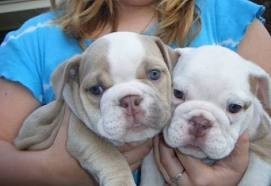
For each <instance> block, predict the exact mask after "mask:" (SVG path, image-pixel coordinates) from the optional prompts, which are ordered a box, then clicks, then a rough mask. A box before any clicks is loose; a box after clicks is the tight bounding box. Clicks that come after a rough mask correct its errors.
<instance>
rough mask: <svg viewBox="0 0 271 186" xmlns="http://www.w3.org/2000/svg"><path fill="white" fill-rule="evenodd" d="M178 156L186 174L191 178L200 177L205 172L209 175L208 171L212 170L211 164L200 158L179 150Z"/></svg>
mask: <svg viewBox="0 0 271 186" xmlns="http://www.w3.org/2000/svg"><path fill="white" fill-rule="evenodd" d="M177 156H178V159H179V160H180V162H181V164H182V165H183V167H184V170H185V172H186V174H187V175H188V177H190V178H193V177H194V178H199V177H201V176H202V173H203V172H204V173H205V174H206V175H207V173H208V172H210V171H211V170H212V167H211V166H208V165H206V164H205V163H203V162H202V161H201V160H200V159H196V158H193V157H191V156H188V155H184V154H182V153H180V152H177Z"/></svg>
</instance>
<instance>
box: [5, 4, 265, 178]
mask: <svg viewBox="0 0 271 186" xmlns="http://www.w3.org/2000/svg"><path fill="white" fill-rule="evenodd" d="M196 4H197V7H198V8H199V14H200V17H201V31H200V32H199V34H198V35H197V37H196V38H195V39H194V40H193V41H192V42H191V43H190V46H191V47H198V46H201V45H206V44H218V45H223V46H225V47H228V48H230V49H232V50H236V49H237V47H238V44H239V43H240V41H241V40H242V39H243V37H244V35H245V32H246V30H247V28H248V26H249V25H250V24H251V23H252V21H253V20H254V19H255V18H260V19H261V17H260V16H261V15H262V13H263V11H264V8H263V7H262V6H259V5H256V4H254V3H252V2H250V1H248V0H197V1H196ZM55 18H56V16H55V14H54V13H52V12H48V13H44V14H41V15H39V16H37V17H34V18H32V19H30V20H28V21H27V22H26V23H25V24H23V25H22V26H21V28H19V29H18V30H16V31H13V32H10V33H9V34H7V36H6V38H5V40H4V41H3V43H2V44H1V47H0V77H4V78H6V79H8V80H11V81H15V82H18V83H20V84H22V85H23V86H25V87H26V88H27V89H28V90H29V91H30V92H31V93H32V94H33V96H34V97H35V98H36V99H37V100H38V101H39V102H40V103H41V104H46V103H48V102H50V101H52V100H53V99H54V93H53V90H52V86H51V83H50V77H51V74H52V72H53V71H54V70H55V69H56V67H57V66H58V65H59V64H61V63H63V62H65V60H67V59H68V58H70V57H72V56H73V55H75V54H79V53H81V52H82V49H81V48H80V46H79V44H78V41H77V40H76V39H74V38H71V37H69V36H67V35H66V34H65V33H64V32H63V30H62V29H61V27H60V26H58V25H56V24H54V23H53V21H54V19H55ZM153 33H154V32H153V30H152V29H150V30H148V31H147V32H146V33H145V34H153ZM85 42H86V43H87V44H91V40H86V41H85ZM135 173H138V172H135Z"/></svg>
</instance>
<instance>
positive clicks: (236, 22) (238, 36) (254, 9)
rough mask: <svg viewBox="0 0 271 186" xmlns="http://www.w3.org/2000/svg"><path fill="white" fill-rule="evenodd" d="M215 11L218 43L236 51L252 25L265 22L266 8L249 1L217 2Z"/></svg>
mask: <svg viewBox="0 0 271 186" xmlns="http://www.w3.org/2000/svg"><path fill="white" fill-rule="evenodd" d="M215 11H216V12H215V15H214V16H215V18H216V19H215V21H216V22H215V24H216V25H215V27H216V34H217V41H218V43H219V44H220V45H223V46H226V47H228V48H231V49H233V50H236V49H237V47H238V45H239V43H240V42H241V40H242V39H243V38H244V36H245V33H246V31H247V28H248V27H249V26H250V24H251V23H252V22H253V21H254V20H255V19H259V20H261V21H263V18H262V17H261V16H262V14H263V12H264V7H263V6H260V5H257V4H255V3H253V2H251V1H249V0H215Z"/></svg>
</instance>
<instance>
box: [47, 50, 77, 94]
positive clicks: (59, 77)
mask: <svg viewBox="0 0 271 186" xmlns="http://www.w3.org/2000/svg"><path fill="white" fill-rule="evenodd" d="M80 61H81V55H76V56H74V57H72V58H71V59H69V60H68V61H66V62H65V63H63V64H61V65H60V66H59V67H58V68H57V70H56V71H55V72H54V73H53V76H52V83H53V88H54V90H55V94H56V99H62V92H63V88H64V85H65V84H66V83H67V82H69V81H71V80H76V81H79V76H78V74H79V66H80Z"/></svg>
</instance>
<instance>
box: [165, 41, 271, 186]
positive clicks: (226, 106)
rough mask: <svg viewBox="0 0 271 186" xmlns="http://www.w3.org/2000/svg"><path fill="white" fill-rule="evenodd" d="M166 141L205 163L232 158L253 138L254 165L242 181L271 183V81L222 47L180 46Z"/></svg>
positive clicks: (260, 185) (245, 183) (246, 183)
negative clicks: (245, 136) (240, 142)
mask: <svg viewBox="0 0 271 186" xmlns="http://www.w3.org/2000/svg"><path fill="white" fill-rule="evenodd" d="M177 50H178V51H179V53H180V54H181V57H180V58H179V61H178V63H177V64H176V66H175V68H174V71H173V98H172V99H173V100H172V102H173V105H174V107H175V111H174V114H173V117H172V121H171V123H170V125H168V126H166V127H165V129H164V130H163V135H164V139H165V141H166V143H167V144H168V145H169V146H171V147H173V148H177V150H178V151H180V152H181V153H184V154H187V155H191V156H193V157H195V158H199V159H202V160H203V161H206V162H210V160H211V161H212V162H215V161H216V160H219V159H223V158H225V157H227V156H228V155H229V154H230V153H231V152H232V150H233V149H234V146H235V144H236V141H237V139H238V137H239V136H240V135H241V134H242V133H243V132H244V131H245V130H247V131H248V133H249V136H250V154H249V155H250V159H249V166H248V168H247V171H246V173H245V175H244V176H243V178H242V180H241V182H240V184H239V185H243V186H255V185H257V186H269V185H271V120H270V115H269V114H270V108H271V86H270V85H271V84H270V75H269V74H268V73H267V72H265V71H264V70H263V69H262V68H260V67H259V66H257V65H255V64H253V63H251V62H250V61H247V60H245V59H244V58H242V57H240V56H239V55H238V54H237V53H235V52H233V51H231V50H229V49H226V48H223V47H221V46H203V47H199V48H184V49H177Z"/></svg>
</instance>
